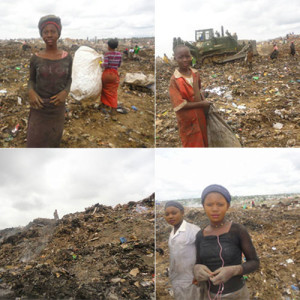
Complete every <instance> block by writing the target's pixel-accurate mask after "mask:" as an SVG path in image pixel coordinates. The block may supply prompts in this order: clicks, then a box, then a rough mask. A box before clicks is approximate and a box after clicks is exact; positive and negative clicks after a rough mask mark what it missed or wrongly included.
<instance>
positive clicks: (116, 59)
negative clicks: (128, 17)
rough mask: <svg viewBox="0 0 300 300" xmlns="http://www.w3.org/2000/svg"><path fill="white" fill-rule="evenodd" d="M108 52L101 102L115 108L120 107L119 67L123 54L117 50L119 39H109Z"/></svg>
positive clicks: (105, 57)
mask: <svg viewBox="0 0 300 300" xmlns="http://www.w3.org/2000/svg"><path fill="white" fill-rule="evenodd" d="M107 44H108V52H106V53H105V55H104V63H103V64H102V68H104V71H103V74H102V92H101V102H102V103H103V104H105V105H107V106H109V107H111V108H112V112H113V111H114V110H113V109H116V108H117V107H118V86H119V83H120V77H119V74H118V68H119V67H120V65H121V60H122V55H121V53H120V52H117V51H115V49H116V48H117V47H118V40H117V39H110V40H109V41H108V43H107Z"/></svg>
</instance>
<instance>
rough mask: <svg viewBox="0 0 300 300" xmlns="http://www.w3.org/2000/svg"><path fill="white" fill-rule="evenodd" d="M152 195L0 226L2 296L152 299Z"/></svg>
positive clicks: (12, 297)
mask: <svg viewBox="0 0 300 300" xmlns="http://www.w3.org/2000/svg"><path fill="white" fill-rule="evenodd" d="M153 204H154V194H153V195H151V196H150V197H149V198H146V199H144V200H142V201H139V202H129V203H128V204H126V205H118V206H116V207H115V208H114V209H113V208H111V207H110V206H109V207H108V206H104V205H101V204H96V205H94V206H92V207H89V208H87V209H85V211H84V212H77V213H74V214H68V215H65V216H64V217H63V218H62V219H60V220H51V219H35V220H33V221H32V222H30V223H29V224H28V225H27V226H26V227H24V228H10V229H5V230H2V231H0V299H16V298H18V299H108V300H118V299H154V275H153V274H154V210H153Z"/></svg>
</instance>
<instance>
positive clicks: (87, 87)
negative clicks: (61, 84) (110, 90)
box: [70, 46, 103, 101]
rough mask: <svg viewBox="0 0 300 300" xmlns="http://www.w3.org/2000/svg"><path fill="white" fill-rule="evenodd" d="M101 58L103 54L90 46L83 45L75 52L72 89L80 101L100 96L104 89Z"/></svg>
mask: <svg viewBox="0 0 300 300" xmlns="http://www.w3.org/2000/svg"><path fill="white" fill-rule="evenodd" d="M101 60H103V56H102V55H101V54H99V53H97V52H96V51H95V50H94V49H92V48H90V47H86V46H81V47H79V48H78V50H77V51H76V52H75V56H74V60H73V67H72V85H71V91H70V94H71V96H72V97H73V98H74V99H76V100H78V101H80V100H82V99H85V98H96V97H98V96H100V93H101V90H102V81H101V77H102V70H101V67H100V61H101Z"/></svg>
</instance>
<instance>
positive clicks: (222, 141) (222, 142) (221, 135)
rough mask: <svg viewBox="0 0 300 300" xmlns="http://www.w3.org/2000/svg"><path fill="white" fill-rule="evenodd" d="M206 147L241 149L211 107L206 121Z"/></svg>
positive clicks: (217, 113)
mask: <svg viewBox="0 0 300 300" xmlns="http://www.w3.org/2000/svg"><path fill="white" fill-rule="evenodd" d="M206 126H207V139H208V147H232V148H234V147H236V148H238V147H241V144H240V141H239V140H238V139H237V137H236V136H235V134H234V133H233V132H232V130H231V128H230V127H229V125H228V124H227V123H226V122H225V121H224V120H223V119H222V117H221V116H220V114H219V112H218V111H217V110H216V108H215V107H214V106H213V105H211V106H210V108H209V111H208V116H207V119H206Z"/></svg>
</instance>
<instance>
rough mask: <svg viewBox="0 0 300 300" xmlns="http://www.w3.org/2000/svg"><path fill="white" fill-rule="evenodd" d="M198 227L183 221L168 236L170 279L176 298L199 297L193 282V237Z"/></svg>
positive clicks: (194, 253)
mask: <svg viewBox="0 0 300 300" xmlns="http://www.w3.org/2000/svg"><path fill="white" fill-rule="evenodd" d="M199 230H200V228H199V227H198V226H196V225H194V224H191V223H188V222H186V221H183V222H182V224H181V226H180V227H179V228H178V230H177V231H176V233H175V234H174V228H173V230H172V232H171V234H170V237H169V249H170V280H171V283H172V289H173V291H174V296H175V299H176V300H195V299H199V298H200V289H199V287H197V286H196V285H194V284H193V279H194V274H193V270H194V265H195V262H196V248H195V238H196V234H197V232H198V231H199Z"/></svg>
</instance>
